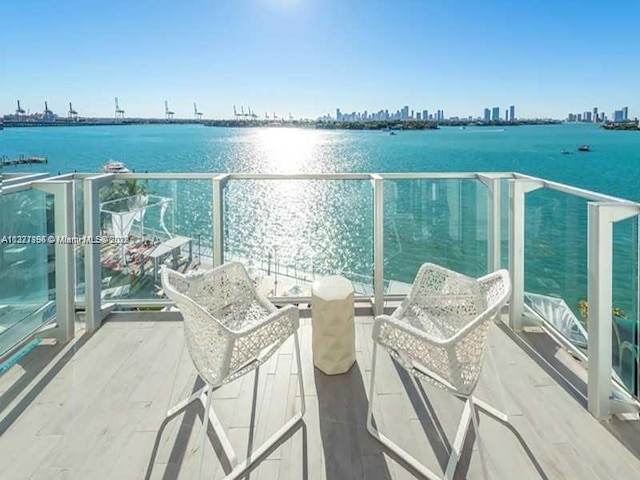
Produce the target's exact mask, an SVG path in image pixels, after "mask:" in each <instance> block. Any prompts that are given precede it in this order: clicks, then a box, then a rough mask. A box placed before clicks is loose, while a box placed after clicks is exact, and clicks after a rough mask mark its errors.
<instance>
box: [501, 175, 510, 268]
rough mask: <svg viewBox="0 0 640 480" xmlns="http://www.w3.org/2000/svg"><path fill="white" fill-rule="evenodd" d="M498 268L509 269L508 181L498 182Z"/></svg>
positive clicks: (504, 179) (506, 179)
mask: <svg viewBox="0 0 640 480" xmlns="http://www.w3.org/2000/svg"><path fill="white" fill-rule="evenodd" d="M500 266H501V267H502V268H506V269H507V270H508V269H509V179H508V178H503V179H501V180H500Z"/></svg>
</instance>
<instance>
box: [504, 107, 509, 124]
mask: <svg viewBox="0 0 640 480" xmlns="http://www.w3.org/2000/svg"><path fill="white" fill-rule="evenodd" d="M504 121H505V122H508V121H509V109H507V108H505V109H504Z"/></svg>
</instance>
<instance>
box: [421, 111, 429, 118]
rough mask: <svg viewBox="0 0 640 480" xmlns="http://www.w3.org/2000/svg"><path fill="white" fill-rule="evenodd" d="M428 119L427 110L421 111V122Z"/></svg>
mask: <svg viewBox="0 0 640 480" xmlns="http://www.w3.org/2000/svg"><path fill="white" fill-rule="evenodd" d="M428 119H429V110H423V111H422V120H428Z"/></svg>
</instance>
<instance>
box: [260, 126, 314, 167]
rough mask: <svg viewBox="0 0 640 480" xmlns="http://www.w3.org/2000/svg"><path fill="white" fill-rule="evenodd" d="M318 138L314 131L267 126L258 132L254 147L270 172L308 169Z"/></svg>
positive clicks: (311, 162)
mask: <svg viewBox="0 0 640 480" xmlns="http://www.w3.org/2000/svg"><path fill="white" fill-rule="evenodd" d="M318 142H319V138H318V135H317V134H316V132H312V131H306V130H301V129H295V128H268V129H265V130H261V131H260V132H259V133H258V138H257V142H256V148H257V150H258V154H259V157H260V158H261V159H262V160H263V161H264V165H263V167H262V168H261V169H264V170H266V171H268V172H271V173H296V172H303V171H310V168H309V167H310V166H311V165H312V164H313V163H315V162H314V152H315V150H316V147H317V146H318Z"/></svg>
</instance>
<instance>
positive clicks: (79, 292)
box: [73, 179, 85, 302]
mask: <svg viewBox="0 0 640 480" xmlns="http://www.w3.org/2000/svg"><path fill="white" fill-rule="evenodd" d="M73 199H74V200H73V205H74V222H75V224H74V227H75V233H76V236H77V237H82V236H83V235H84V234H85V231H84V180H81V179H75V180H73ZM73 254H74V257H75V268H76V286H75V298H76V302H84V299H85V278H84V248H83V247H82V246H81V245H77V246H75V247H74V249H73Z"/></svg>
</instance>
